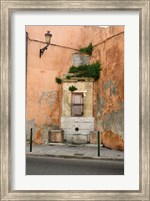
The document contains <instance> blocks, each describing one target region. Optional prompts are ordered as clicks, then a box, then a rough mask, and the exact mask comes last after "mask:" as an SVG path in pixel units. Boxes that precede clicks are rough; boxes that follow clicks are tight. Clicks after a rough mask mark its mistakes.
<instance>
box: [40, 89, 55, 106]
mask: <svg viewBox="0 0 150 201" xmlns="http://www.w3.org/2000/svg"><path fill="white" fill-rule="evenodd" d="M56 99H57V91H47V92H43V93H42V95H41V97H40V98H39V103H40V104H41V103H42V101H45V102H46V103H48V105H49V106H50V107H52V106H53V104H54V103H55V101H56Z"/></svg>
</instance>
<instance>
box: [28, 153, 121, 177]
mask: <svg viewBox="0 0 150 201" xmlns="http://www.w3.org/2000/svg"><path fill="white" fill-rule="evenodd" d="M26 174H27V175H123V174H124V163H123V162H122V161H113V160H112V161H106V160H93V159H92V160H88V159H68V158H52V157H39V156H38V157H37V156H35V157H34V156H28V157H27V158H26Z"/></svg>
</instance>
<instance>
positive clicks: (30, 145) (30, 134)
mask: <svg viewBox="0 0 150 201" xmlns="http://www.w3.org/2000/svg"><path fill="white" fill-rule="evenodd" d="M30 152H32V128H31V129H30Z"/></svg>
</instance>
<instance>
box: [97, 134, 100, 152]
mask: <svg viewBox="0 0 150 201" xmlns="http://www.w3.org/2000/svg"><path fill="white" fill-rule="evenodd" d="M97 143H98V146H97V148H98V156H100V134H99V131H98V139H97Z"/></svg>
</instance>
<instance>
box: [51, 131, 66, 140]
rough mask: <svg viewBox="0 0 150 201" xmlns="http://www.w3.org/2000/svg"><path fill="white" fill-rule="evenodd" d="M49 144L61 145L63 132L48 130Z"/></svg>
mask: <svg viewBox="0 0 150 201" xmlns="http://www.w3.org/2000/svg"><path fill="white" fill-rule="evenodd" d="M49 142H55V143H63V142H64V132H63V130H50V131H49Z"/></svg>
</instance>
